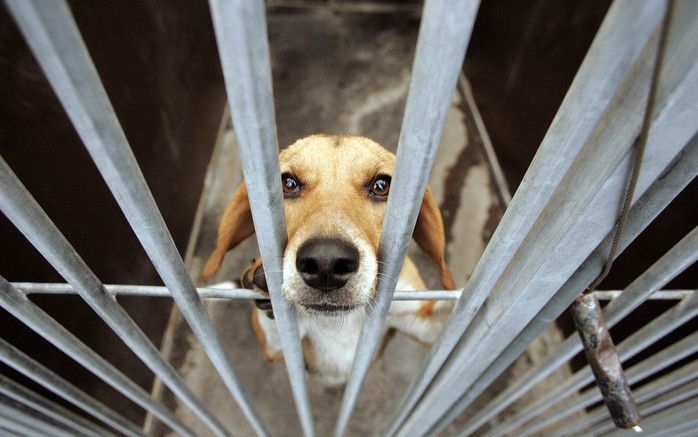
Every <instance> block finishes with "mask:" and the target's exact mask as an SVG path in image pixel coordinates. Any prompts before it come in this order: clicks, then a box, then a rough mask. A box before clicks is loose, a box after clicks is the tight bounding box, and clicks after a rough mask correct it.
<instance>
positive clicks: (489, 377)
mask: <svg viewBox="0 0 698 437" xmlns="http://www.w3.org/2000/svg"><path fill="white" fill-rule="evenodd" d="M697 175H698V135H695V136H694V137H693V139H692V140H691V141H690V142H689V143H688V145H687V146H686V147H685V148H684V150H683V152H682V153H681V154H680V155H679V156H678V157H677V158H676V159H675V160H674V161H673V162H672V163H670V164H669V165H668V166H667V168H666V169H665V170H664V172H663V173H662V175H661V176H660V177H659V178H657V180H656V181H655V182H654V183H653V184H652V186H651V187H650V188H649V189H648V190H647V191H646V192H645V194H644V195H643V196H641V197H640V198H639V199H638V200H637V202H636V203H635V205H634V206H633V207H632V208H631V210H630V214H629V215H628V222H627V224H626V228H625V231H624V232H623V235H622V236H621V239H620V241H619V242H618V253H622V252H623V251H624V250H625V248H626V247H627V246H628V245H629V244H630V243H631V242H632V241H633V240H634V239H635V238H636V237H637V235H639V234H640V232H642V230H644V228H645V227H646V226H647V225H649V224H650V223H651V222H652V221H653V220H654V219H655V218H656V217H657V216H658V215H659V213H660V212H661V211H662V210H664V208H666V206H667V205H668V204H669V203H670V202H671V201H672V200H673V199H674V197H675V196H676V195H678V194H679V193H680V192H681V190H683V189H684V188H685V187H686V186H687V185H688V184H689V183H690V182H691V181H692V180H693V179H694V178H695V177H696V176H697ZM610 243H611V236H610V235H609V236H607V237H606V239H605V240H604V241H603V242H602V243H601V244H600V245H599V246H598V247H597V249H596V250H595V251H594V252H593V253H592V254H591V255H589V256H588V257H587V259H586V261H585V262H584V263H583V264H582V266H580V268H579V269H577V271H576V272H575V274H574V275H572V277H571V278H570V279H569V280H568V281H567V282H566V283H565V285H563V286H562V288H561V289H560V290H559V291H558V292H557V293H556V294H555V296H554V297H553V299H551V300H550V301H549V302H548V303H547V304H546V305H545V307H543V309H542V310H540V311H539V313H538V315H536V317H535V318H534V319H533V320H532V321H531V322H529V324H528V325H527V326H526V328H525V329H524V330H523V331H522V332H521V333H520V334H519V335H518V336H517V337H516V339H514V341H512V343H511V344H510V345H509V346H508V347H507V349H506V350H505V351H504V352H502V354H501V355H500V356H499V357H498V358H497V360H496V361H495V362H494V363H492V364H491V365H490V366H489V367H488V369H487V371H486V372H484V373H483V374H482V375H481V376H480V377H479V378H478V381H477V382H476V383H475V384H473V386H472V387H471V388H470V389H468V391H467V392H466V393H465V394H463V396H461V398H460V399H459V401H458V402H457V404H456V405H455V406H454V407H453V408H451V409H450V410H449V412H448V413H447V414H446V416H445V418H444V420H443V421H442V422H441V425H437V427H435V429H437V430H438V429H441V428H442V427H445V426H446V425H447V424H448V423H450V422H451V421H453V420H454V419H455V418H456V417H457V416H458V415H459V414H460V413H461V412H462V411H463V410H465V408H467V407H468V406H469V405H470V404H471V403H472V402H473V401H474V400H475V399H477V397H478V396H479V395H480V394H481V393H482V392H483V391H484V390H485V389H486V388H487V387H488V386H489V385H490V384H492V382H494V380H495V379H496V378H497V377H498V376H499V375H501V374H502V372H504V371H505V370H506V369H507V368H508V367H509V366H510V365H511V363H513V362H514V360H516V359H517V358H518V357H519V356H520V355H521V354H522V353H523V352H524V350H525V349H526V348H527V347H528V345H529V344H530V343H531V341H533V340H534V339H535V338H536V337H538V335H540V333H541V332H543V330H544V329H546V328H547V327H548V325H549V324H550V323H552V322H554V321H555V320H556V319H557V318H558V316H559V315H560V314H561V313H562V312H563V311H564V310H565V309H567V307H569V305H570V303H571V302H572V301H573V300H574V298H575V297H576V296H577V295H578V294H579V290H582V289H583V288H584V287H586V286H587V285H588V284H590V283H591V281H593V279H594V278H595V277H596V276H597V275H598V272H599V271H601V269H602V268H603V265H604V262H605V260H606V254H608V251H609V248H610ZM598 293H599V294H600V298H602V297H604V295H603V293H604V292H603V291H601V292H598ZM614 293H615V292H614ZM614 293H612V294H614ZM655 294H656V293H655ZM653 296H654V294H653ZM685 296H686V295H684V296H683V297H685ZM569 343H571V345H565V344H562V345H560V346H558V347H557V350H556V352H554V353H553V354H550V357H549V358H547V359H546V361H544V362H543V363H540V364H539V365H538V366H537V367H536V368H535V369H531V370H530V371H529V372H528V373H527V374H526V376H525V377H523V378H520V379H519V380H518V381H517V382H514V383H513V384H512V386H511V387H510V388H508V389H507V391H508V392H509V393H508V397H505V396H501V397H500V396H497V398H495V399H493V400H492V401H491V402H490V403H489V404H488V408H487V409H485V410H482V411H480V412H479V413H478V414H476V415H475V416H473V418H472V419H471V420H469V421H468V422H467V423H466V426H465V429H464V433H467V431H468V430H470V431H472V430H473V429H472V428H471V426H472V425H474V422H475V421H479V420H481V419H482V418H483V417H484V416H485V415H489V413H490V412H491V411H494V410H495V409H499V408H501V409H504V408H506V406H503V407H501V406H500V403H501V402H508V401H509V400H511V402H513V401H514V400H515V399H513V398H515V397H516V396H519V395H516V394H515V393H524V392H526V391H527V390H528V389H529V388H530V387H532V386H533V385H534V384H536V383H537V381H540V380H542V379H543V378H545V377H546V376H547V375H549V374H550V373H552V372H553V371H554V370H555V369H557V368H558V367H559V366H560V365H562V364H563V363H565V362H567V360H568V359H570V358H571V356H573V355H574V354H575V353H576V351H578V350H579V349H575V351H571V350H570V348H576V347H578V346H579V344H578V343H577V342H576V341H573V340H569ZM570 354H572V355H570ZM529 384H530V386H529ZM519 390H521V391H519ZM511 402H509V403H511ZM502 405H503V404H502ZM500 411H501V410H500ZM495 414H496V413H495ZM486 420H489V419H486ZM482 423H484V422H482ZM478 426H479V425H478Z"/></svg>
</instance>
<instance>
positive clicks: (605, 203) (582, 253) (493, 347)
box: [404, 2, 698, 435]
mask: <svg viewBox="0 0 698 437" xmlns="http://www.w3.org/2000/svg"><path fill="white" fill-rule="evenodd" d="M688 3H689V4H690V5H689V8H691V7H693V3H691V2H688ZM644 4H646V3H643V5H644ZM696 5H697V6H698V4H696ZM683 9H684V10H683V11H682V12H684V14H685V15H684V16H683V17H681V18H680V19H677V21H676V26H675V28H674V29H672V30H673V32H672V39H671V40H670V43H669V47H668V56H667V63H666V64H665V65H667V66H671V67H670V68H667V69H666V71H664V76H663V81H662V84H660V87H659V88H660V91H659V99H658V104H659V106H658V108H659V109H658V111H657V114H655V117H654V124H653V128H652V131H651V133H650V138H649V141H648V144H647V154H646V155H645V157H646V159H645V161H644V166H643V171H642V173H641V175H640V180H639V184H638V187H637V194H638V195H642V193H643V192H644V190H645V189H647V187H648V185H649V184H651V183H652V182H653V181H654V180H655V179H656V178H657V177H658V176H659V174H660V173H661V171H662V170H663V169H664V168H665V166H666V164H668V163H669V162H670V161H671V160H672V159H673V158H674V157H675V156H676V155H678V154H679V153H680V151H681V149H682V147H683V145H685V144H686V143H687V142H688V141H689V140H690V139H691V138H692V137H693V135H694V134H695V133H696V131H697V130H698V107H696V106H695V104H694V102H695V100H696V99H698V86H696V85H697V84H698V64H696V63H695V62H694V60H695V59H696V57H698V46H696V45H695V44H693V43H687V41H692V40H695V39H696V38H698V25H696V24H697V23H698V20H696V16H697V15H698V14H695V13H694V12H696V11H686V10H685V9H686V7H685V4H684V8H683ZM678 14H679V11H677V15H678ZM654 39H656V36H655V38H653V40H654ZM655 48H656V44H654V41H651V42H650V43H648V44H647V46H646V47H645V49H644V50H643V53H642V55H641V59H640V60H639V61H638V62H637V63H636V64H635V65H634V66H633V68H632V70H631V72H630V74H629V76H628V80H626V81H624V82H623V84H622V86H621V87H620V89H619V91H618V94H617V95H616V96H615V97H614V98H613V100H612V102H611V104H610V107H609V108H608V110H607V111H606V113H605V117H604V119H603V122H601V123H599V125H598V127H597V129H596V130H595V131H594V132H593V134H592V135H591V136H590V138H589V141H588V142H587V143H586V144H585V145H584V147H583V148H582V150H581V151H580V153H579V155H578V156H577V158H576V159H575V163H574V165H573V166H572V167H571V168H570V169H569V171H568V172H567V174H566V175H565V177H564V179H563V181H562V182H561V183H560V184H559V185H558V186H557V188H556V190H555V193H554V195H553V196H552V198H551V199H550V201H549V202H548V204H547V205H546V207H545V210H544V213H543V214H542V215H541V217H540V218H539V219H538V220H537V221H536V223H535V225H534V226H533V228H532V229H531V231H530V232H529V233H528V235H527V236H526V238H525V239H524V241H523V242H522V244H521V246H520V247H519V248H518V250H517V253H516V255H515V256H514V257H513V258H512V262H511V263H509V265H508V266H507V267H506V269H505V271H504V272H503V274H502V275H501V276H500V277H499V278H498V279H497V282H496V286H495V287H494V288H493V291H494V292H493V294H492V295H491V296H490V300H489V303H488V305H487V306H484V307H483V308H482V312H481V313H480V314H479V315H478V319H477V321H476V323H473V324H472V326H471V327H470V328H469V331H468V332H467V333H466V335H465V337H464V340H463V341H462V342H461V344H459V345H458V346H457V347H456V349H455V352H454V353H453V354H452V356H451V359H450V360H449V361H448V362H447V363H446V364H445V366H444V368H443V369H442V370H441V372H440V374H439V376H438V377H437V379H436V380H435V381H434V383H433V384H432V386H431V387H430V388H429V390H428V392H427V393H426V394H425V396H424V397H423V398H422V399H421V401H420V405H419V406H418V407H417V408H416V409H415V410H414V411H413V413H412V415H411V417H410V418H409V419H408V421H407V422H406V424H405V429H404V431H405V433H406V434H418V435H419V434H421V433H423V432H426V431H427V430H428V429H429V428H430V427H431V426H433V425H434V424H436V423H437V422H438V421H439V419H440V415H442V412H443V411H444V409H447V408H449V407H450V406H452V405H453V404H455V403H456V402H457V401H458V399H459V398H460V397H461V396H462V394H463V393H464V392H465V391H466V390H467V389H468V388H470V386H472V384H473V383H475V382H476V381H477V379H478V377H479V376H480V375H481V374H482V373H483V372H484V371H485V370H486V369H487V367H488V366H489V365H490V364H491V363H492V362H494V361H495V360H496V358H497V357H498V355H500V354H501V352H502V351H503V350H504V349H505V348H506V346H507V345H508V343H509V342H510V341H512V340H513V339H514V338H515V337H516V336H517V335H518V334H519V333H520V332H521V331H522V330H523V329H524V328H525V326H526V325H527V324H528V323H529V322H530V320H532V319H533V318H534V317H535V315H536V314H537V313H538V311H539V310H540V309H541V308H542V307H543V306H544V305H545V304H546V303H547V301H548V300H550V299H551V298H552V296H553V295H554V294H555V292H556V291H557V290H558V289H559V287H560V286H562V285H563V284H564V282H565V281H566V280H568V279H569V277H570V276H571V275H572V274H573V273H574V271H575V270H576V269H577V268H578V267H579V265H580V264H581V263H582V262H583V261H584V258H586V256H588V254H589V253H591V252H592V250H593V249H594V248H595V247H596V246H597V245H598V243H599V242H600V241H601V240H602V238H603V237H605V235H606V234H607V232H608V231H609V230H610V229H611V227H612V226H613V224H614V223H615V218H616V217H615V211H616V208H617V197H618V193H620V192H621V189H622V187H623V186H624V184H625V175H626V168H627V164H628V163H629V161H630V153H629V150H630V149H631V147H632V144H633V138H634V137H635V136H636V135H637V133H638V131H639V128H640V121H641V118H642V116H641V115H642V114H640V113H639V112H638V107H642V102H643V101H644V96H645V95H646V93H647V83H648V82H647V81H648V80H649V76H650V75H651V68H650V67H649V66H648V64H649V65H652V63H651V62H650V63H648V62H647V60H648V59H652V56H653V54H654V53H653V52H654V49H655ZM689 114H690V115H689ZM518 195H519V193H517V196H518ZM515 198H516V196H515ZM513 204H514V202H513V201H512V205H513ZM508 211H509V210H507V212H508ZM501 226H502V225H500V227H501ZM493 241H498V240H497V239H493ZM553 260H555V262H554V261H553ZM559 260H565V262H564V263H562V264H560V263H559V262H558V261H559ZM471 281H472V280H471ZM464 296H468V294H467V293H464ZM454 317H455V315H453V316H452V317H451V320H453V318H454ZM445 330H446V332H449V328H448V327H447V328H445ZM408 422H409V423H408Z"/></svg>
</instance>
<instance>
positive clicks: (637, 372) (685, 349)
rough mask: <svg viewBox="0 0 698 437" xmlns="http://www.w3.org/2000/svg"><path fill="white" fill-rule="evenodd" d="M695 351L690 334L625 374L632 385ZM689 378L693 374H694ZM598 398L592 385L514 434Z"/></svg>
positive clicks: (695, 337)
mask: <svg viewBox="0 0 698 437" xmlns="http://www.w3.org/2000/svg"><path fill="white" fill-rule="evenodd" d="M696 351H698V333H694V334H692V335H690V336H689V337H686V338H684V339H683V340H681V341H679V342H677V343H674V344H673V345H671V346H670V347H668V348H666V349H664V350H662V351H660V352H657V353H656V354H654V355H652V356H651V357H649V358H646V359H645V360H643V361H641V362H639V363H637V364H635V365H633V366H632V367H630V368H629V369H628V370H627V373H626V375H627V378H628V382H629V383H630V384H636V383H638V382H640V381H642V380H643V379H644V378H647V377H648V376H650V375H653V374H654V373H657V372H659V371H661V370H663V369H666V368H667V367H669V366H671V365H672V364H674V363H677V362H679V361H680V360H682V359H684V358H686V357H689V356H690V355H691V354H693V353H695V352H696ZM692 377H695V375H693V376H692ZM633 393H634V391H633ZM599 400H601V393H600V391H599V389H598V388H597V387H596V386H592V387H591V388H590V389H589V390H587V391H585V392H584V393H582V394H581V395H579V396H578V397H575V398H574V399H573V400H572V401H571V402H567V403H563V404H562V405H560V406H558V407H557V408H555V409H551V410H548V411H547V412H546V414H545V416H544V417H541V418H538V419H536V422H535V423H532V424H530V426H528V427H525V426H524V427H521V428H518V429H517V430H516V434H517V436H520V437H526V436H529V435H531V434H534V433H536V432H538V431H540V430H542V429H544V428H547V427H548V426H550V425H552V424H554V423H556V422H559V421H560V420H562V419H564V418H565V417H567V416H569V415H571V414H573V413H575V412H577V411H580V410H582V409H584V408H586V407H588V406H590V405H593V404H594V403H595V402H598V401H599ZM637 402H638V403H639V402H640V400H639V399H637ZM607 410H608V408H607Z"/></svg>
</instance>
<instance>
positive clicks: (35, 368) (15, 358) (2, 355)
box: [0, 338, 143, 437]
mask: <svg viewBox="0 0 698 437" xmlns="http://www.w3.org/2000/svg"><path fill="white" fill-rule="evenodd" d="M0 361H2V362H3V363H5V364H6V365H8V366H10V367H12V368H13V369H15V370H16V371H18V372H20V373H22V374H23V375H24V376H26V377H27V378H30V379H31V380H33V381H34V382H37V383H39V384H40V385H42V386H43V387H44V388H46V389H48V390H49V391H52V392H53V393H55V394H57V395H58V396H61V397H63V398H64V399H66V400H68V401H70V402H72V403H73V404H75V405H77V406H79V407H81V408H82V409H83V410H85V411H87V412H88V413H90V414H92V415H93V416H94V417H96V418H98V419H100V420H102V421H103V422H104V423H106V424H108V425H111V426H112V427H114V428H115V429H117V430H119V431H120V432H122V433H124V434H125V435H127V436H131V437H141V436H143V432H142V431H141V429H140V428H139V427H138V426H136V425H135V424H134V423H133V422H131V421H129V420H127V419H126V418H124V417H123V416H121V415H119V414H118V413H116V412H115V411H114V410H112V409H111V408H109V407H108V406H106V405H104V404H103V403H101V402H100V401H98V400H96V399H95V398H93V397H92V396H90V395H88V394H86V393H85V392H83V391H82V390H80V389H79V388H77V387H75V386H74V385H73V384H71V383H69V382H68V381H66V380H65V379H63V378H61V377H60V376H58V375H57V374H55V373H54V372H53V371H51V370H49V369H48V368H46V367H45V366H43V365H42V364H41V363H39V362H37V361H36V360H34V359H32V358H31V357H29V356H28V355H26V354H25V353H24V352H22V351H20V350H19V349H17V348H16V347H14V346H12V345H11V344H9V343H8V342H6V341H5V340H3V339H1V338H0Z"/></svg>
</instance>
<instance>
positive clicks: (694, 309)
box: [487, 295, 698, 437]
mask: <svg viewBox="0 0 698 437" xmlns="http://www.w3.org/2000/svg"><path fill="white" fill-rule="evenodd" d="M697 314H698V295H693V296H690V297H687V298H686V299H684V300H682V301H681V302H679V303H678V304H677V305H674V306H673V307H672V308H670V309H669V310H667V311H666V312H664V313H663V314H662V315H660V316H659V317H657V318H656V319H654V320H652V321H651V322H650V323H648V324H646V325H644V326H643V327H642V328H641V329H639V330H638V331H636V332H634V333H633V334H632V335H631V336H630V337H628V338H626V339H625V340H623V341H622V342H621V343H620V344H619V345H618V347H617V350H618V355H619V356H620V359H621V360H623V361H625V360H627V359H629V358H631V357H633V356H634V355H636V354H637V353H638V352H640V351H641V350H642V349H644V348H645V347H647V346H648V345H650V344H652V343H653V342H655V341H657V340H658V339H659V338H662V337H664V336H665V335H667V334H668V333H669V332H671V331H673V330H674V329H676V328H677V327H678V326H681V325H682V324H684V323H685V322H687V321H688V320H691V318H692V317H695V316H696V315H697ZM593 379H594V376H593V374H592V372H591V369H589V366H585V367H584V368H582V369H581V370H579V371H577V372H576V373H575V374H574V375H572V377H570V378H567V379H566V380H565V381H564V382H563V383H562V384H560V385H558V386H557V387H556V388H555V389H553V390H551V391H550V392H548V393H547V394H546V395H545V396H542V397H540V398H539V399H537V400H536V401H535V402H533V403H532V404H530V405H529V406H527V407H526V408H524V409H522V410H521V411H519V412H517V414H515V415H514V416H513V417H511V418H509V419H508V420H506V421H504V422H502V423H500V424H498V425H497V426H496V427H495V428H493V429H492V430H490V431H489V432H488V433H487V436H488V437H489V436H502V435H505V434H507V433H508V432H511V431H512V430H516V432H517V435H518V434H522V433H524V432H525V431H526V429H528V428H530V427H532V426H535V423H531V424H530V425H531V426H526V425H525V424H526V423H527V422H529V421H530V420H531V419H533V418H534V417H536V416H538V415H539V414H542V413H544V412H545V411H547V410H548V409H549V408H550V407H551V406H552V405H555V404H557V403H558V402H561V401H563V400H565V399H567V398H568V397H569V396H571V395H572V394H574V393H575V392H576V391H577V390H579V389H581V388H582V387H584V386H585V385H586V384H588V383H590V382H592V381H593Z"/></svg>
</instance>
